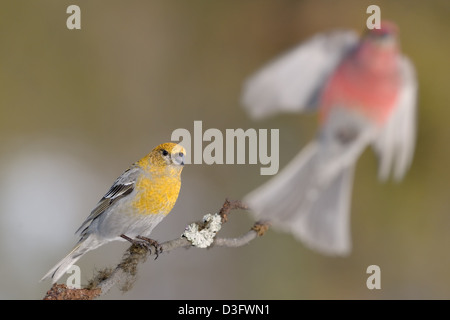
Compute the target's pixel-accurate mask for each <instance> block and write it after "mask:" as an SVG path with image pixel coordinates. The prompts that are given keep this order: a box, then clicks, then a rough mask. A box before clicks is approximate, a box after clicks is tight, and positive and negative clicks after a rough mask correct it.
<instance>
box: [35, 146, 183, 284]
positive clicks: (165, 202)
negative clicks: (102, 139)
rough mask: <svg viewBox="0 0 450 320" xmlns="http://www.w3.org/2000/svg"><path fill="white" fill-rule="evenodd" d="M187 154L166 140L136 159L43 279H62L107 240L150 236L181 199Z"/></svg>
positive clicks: (181, 148) (54, 280)
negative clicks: (84, 256)
mask: <svg viewBox="0 0 450 320" xmlns="http://www.w3.org/2000/svg"><path fill="white" fill-rule="evenodd" d="M185 153H186V151H185V150H184V148H183V147H182V146H180V145H178V144H175V143H163V144H161V145H159V146H157V147H156V148H155V149H153V150H152V152H150V153H149V154H148V155H146V156H145V157H144V158H142V159H141V160H139V161H137V162H135V163H134V164H133V165H132V166H131V167H130V168H129V169H128V170H126V171H125V172H124V173H123V174H122V175H121V176H120V177H119V178H117V180H116V181H115V182H114V183H113V185H112V186H111V188H110V189H109V191H108V192H107V193H106V194H105V195H104V196H103V197H102V198H101V200H100V201H99V202H98V204H97V206H96V207H95V208H94V210H92V212H91V214H90V215H89V216H88V217H87V219H86V220H85V221H84V222H83V224H82V225H81V227H80V228H79V229H78V230H77V231H76V232H77V233H78V232H80V236H81V239H80V240H79V241H78V244H77V245H76V246H75V248H73V250H72V251H71V252H70V253H69V254H68V255H67V256H66V257H65V258H64V259H62V260H61V261H60V262H58V263H57V264H56V265H55V266H54V267H53V268H52V269H50V271H49V272H47V274H46V275H45V276H44V277H43V278H42V279H41V281H42V280H45V279H47V278H52V279H53V283H54V282H56V281H58V279H59V278H60V277H61V276H62V275H63V274H64V273H65V272H66V271H67V270H68V269H69V268H70V266H72V265H73V264H74V263H75V262H76V261H77V260H78V259H80V258H81V257H82V256H83V255H84V254H85V253H86V252H88V251H90V250H93V249H95V248H98V247H99V246H101V245H104V244H105V243H108V242H110V241H114V240H124V239H126V238H131V239H135V238H137V237H140V236H141V237H146V236H149V235H150V233H151V232H152V230H153V228H154V227H155V226H156V225H157V224H158V223H160V222H161V220H162V219H163V218H164V217H165V216H166V215H167V214H168V213H169V212H170V211H171V210H172V208H173V206H174V205H175V202H176V201H177V198H178V194H179V192H180V187H181V179H180V176H181V171H182V170H183V166H184V156H185Z"/></svg>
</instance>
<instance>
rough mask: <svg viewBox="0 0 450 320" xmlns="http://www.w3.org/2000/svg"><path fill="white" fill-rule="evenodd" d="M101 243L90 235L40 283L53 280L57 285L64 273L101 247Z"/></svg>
mask: <svg viewBox="0 0 450 320" xmlns="http://www.w3.org/2000/svg"><path fill="white" fill-rule="evenodd" d="M100 245H101V243H100V242H99V241H98V240H97V238H96V237H94V236H92V235H90V236H88V237H87V238H85V239H83V240H81V241H80V242H79V243H78V244H77V245H76V246H75V247H74V248H73V249H72V251H70V252H69V254H68V255H67V256H65V257H64V258H63V259H62V260H61V261H59V262H58V263H57V264H56V265H55V266H54V267H53V268H51V269H50V270H49V271H48V272H47V273H46V274H45V276H43V277H42V279H41V280H40V281H44V280H46V279H49V278H52V282H53V283H55V282H56V281H58V279H59V278H61V277H62V276H63V275H64V273H66V271H67V270H68V269H69V268H70V267H71V266H72V265H73V264H74V263H75V262H77V261H78V259H80V258H81V257H82V256H83V255H84V254H85V253H86V252H88V251H90V250H93V249H95V248H97V247H98V246H100Z"/></svg>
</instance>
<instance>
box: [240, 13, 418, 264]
mask: <svg viewBox="0 0 450 320" xmlns="http://www.w3.org/2000/svg"><path fill="white" fill-rule="evenodd" d="M397 34H398V30H397V27H396V25H395V24H393V23H392V22H382V23H381V27H380V29H373V30H368V31H367V32H366V33H365V34H364V35H363V37H362V38H361V39H360V38H359V37H358V35H357V34H356V33H354V32H353V31H334V32H330V33H324V34H319V35H316V36H314V37H312V38H311V39H310V40H308V41H306V42H305V43H303V44H301V45H300V46H298V47H296V48H294V49H293V50H291V51H290V52H288V53H287V54H284V55H283V56H281V57H280V58H277V59H275V60H274V61H273V62H272V63H269V64H268V65H267V66H266V67H264V68H262V69H261V70H260V71H258V72H257V73H256V74H255V75H253V76H252V77H250V78H249V79H248V80H247V81H246V82H245V84H244V89H243V96H242V104H243V105H244V106H245V108H246V109H247V111H248V112H249V113H250V115H251V116H252V117H253V118H254V119H260V118H263V117H266V116H269V115H272V114H275V113H276V112H300V111H306V110H314V109H315V110H317V111H318V113H319V132H318V134H317V137H316V139H314V141H312V142H310V143H309V144H308V145H306V146H305V148H304V149H303V150H302V151H301V152H300V153H299V154H298V155H297V156H296V157H295V158H294V159H293V160H291V162H290V163H289V164H288V165H287V166H286V167H285V168H284V169H283V170H282V171H281V172H280V173H279V174H277V175H276V176H274V177H273V178H272V179H270V180H269V181H268V182H267V183H265V184H264V185H262V186H260V187H258V188H257V189H256V190H254V191H252V192H251V193H249V194H248V195H247V196H246V197H245V198H244V201H245V202H246V203H247V204H248V205H249V207H250V208H251V209H252V211H253V212H254V213H255V215H256V216H257V217H258V218H259V219H266V220H269V221H271V222H272V223H273V225H274V226H275V227H278V228H280V229H282V230H285V231H290V232H292V233H293V234H294V236H296V237H297V238H299V239H300V240H302V241H303V242H304V243H305V244H306V245H307V246H309V247H310V248H312V249H315V250H317V251H319V252H322V253H324V254H330V255H347V254H349V253H350V251H351V236H350V200H351V190H352V180H353V172H354V167H355V163H356V161H357V160H358V158H359V156H360V155H361V153H362V152H363V151H364V149H365V148H366V147H367V146H368V145H371V146H372V147H373V148H374V150H375V152H376V153H377V155H378V157H379V178H380V179H381V180H386V179H387V178H388V177H389V175H390V173H391V172H392V173H393V176H394V178H395V179H396V180H400V179H402V178H403V176H404V174H405V172H406V171H407V169H408V168H409V166H410V164H411V161H412V158H413V153H414V145H415V136H416V97H417V80H416V75H415V70H414V67H413V65H412V63H411V62H410V61H409V60H408V59H407V58H406V57H405V56H403V55H402V54H401V51H400V47H399V43H398V40H397Z"/></svg>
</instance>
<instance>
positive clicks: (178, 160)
mask: <svg viewBox="0 0 450 320" xmlns="http://www.w3.org/2000/svg"><path fill="white" fill-rule="evenodd" d="M172 161H173V163H175V164H177V165H179V166H184V153H183V152H177V153H174V154H173V155H172Z"/></svg>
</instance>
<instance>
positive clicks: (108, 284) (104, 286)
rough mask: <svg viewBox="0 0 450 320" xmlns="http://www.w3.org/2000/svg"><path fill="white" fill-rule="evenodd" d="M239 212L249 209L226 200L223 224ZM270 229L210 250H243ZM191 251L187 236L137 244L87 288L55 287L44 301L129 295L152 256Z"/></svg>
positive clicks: (262, 225)
mask: <svg viewBox="0 0 450 320" xmlns="http://www.w3.org/2000/svg"><path fill="white" fill-rule="evenodd" d="M236 209H242V210H248V207H247V206H246V205H245V204H243V203H242V202H241V201H230V200H228V199H226V200H225V202H224V204H223V205H222V208H221V209H220V211H219V213H218V215H219V216H220V220H221V223H222V224H223V223H226V222H227V221H228V216H229V215H230V213H231V211H232V210H236ZM196 224H197V225H198V229H199V230H204V229H206V228H208V227H209V221H202V222H196ZM268 228H269V224H268V223H267V222H264V221H260V222H256V223H255V224H254V225H253V226H252V228H251V229H250V230H249V231H248V232H246V233H245V234H243V235H241V236H239V237H236V238H214V241H213V242H212V244H211V245H210V246H216V247H230V248H236V247H241V246H243V245H246V244H248V243H249V242H251V241H252V240H254V239H255V238H257V237H258V236H262V235H263V234H264V233H265V232H266V231H267V229H268ZM214 235H215V233H214ZM191 247H193V244H192V243H191V242H190V241H189V240H188V239H187V238H186V237H184V236H181V237H180V238H177V239H173V240H169V241H166V242H163V243H161V244H160V245H159V247H158V249H159V250H157V249H156V247H152V246H150V247H145V246H139V245H136V244H133V245H131V246H130V247H129V248H128V249H127V250H126V251H125V253H124V255H123V257H122V260H121V262H120V263H119V264H118V265H117V266H116V267H115V268H114V269H111V268H107V269H103V270H100V271H97V274H96V275H95V276H94V277H93V279H92V280H90V281H89V284H88V286H87V287H86V288H84V289H72V288H68V287H67V286H66V285H64V284H54V285H53V286H52V288H51V289H50V290H49V291H48V292H47V294H46V296H45V297H44V300H66V299H67V300H69V299H86V300H87V299H95V298H96V297H99V296H102V295H105V294H106V293H108V291H109V290H110V289H111V288H113V287H114V286H118V287H119V289H120V290H121V291H123V292H126V291H128V290H130V289H131V288H132V287H133V284H134V282H135V281H136V275H137V267H138V265H139V263H144V262H145V261H146V260H147V259H148V257H149V256H152V255H154V256H155V257H158V254H160V253H167V252H170V251H172V250H175V249H178V248H191ZM157 251H158V252H157ZM155 259H156V258H155Z"/></svg>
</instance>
